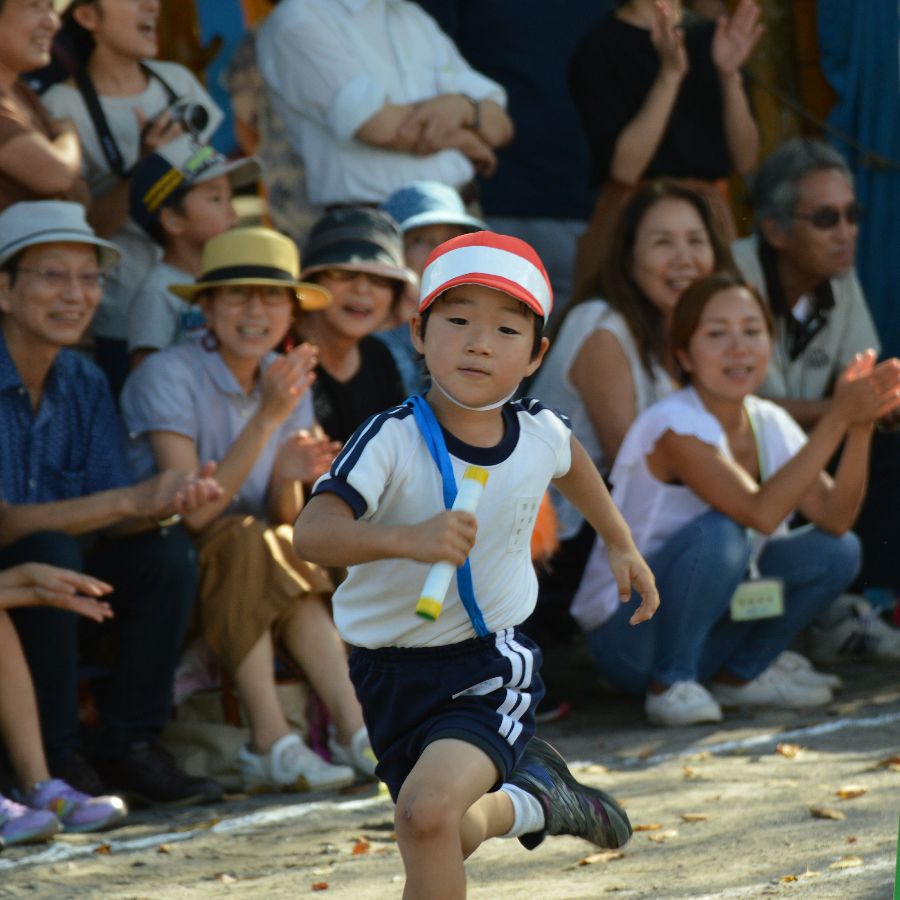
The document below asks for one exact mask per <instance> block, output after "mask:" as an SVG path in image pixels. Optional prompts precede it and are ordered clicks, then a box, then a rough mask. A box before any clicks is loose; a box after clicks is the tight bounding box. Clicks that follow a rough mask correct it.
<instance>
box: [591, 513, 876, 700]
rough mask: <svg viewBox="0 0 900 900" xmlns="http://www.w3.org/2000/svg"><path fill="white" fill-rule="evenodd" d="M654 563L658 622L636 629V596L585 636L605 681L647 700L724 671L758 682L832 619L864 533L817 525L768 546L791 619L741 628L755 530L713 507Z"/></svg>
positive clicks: (765, 561)
mask: <svg viewBox="0 0 900 900" xmlns="http://www.w3.org/2000/svg"><path fill="white" fill-rule="evenodd" d="M647 562H648V564H649V565H650V568H651V569H652V570H653V573H654V575H655V576H656V585H657V588H658V589H659V596H660V605H659V610H658V611H657V613H656V615H655V616H654V617H653V618H652V619H651V620H650V621H649V622H644V623H642V624H640V625H630V624H629V622H628V619H629V617H630V616H631V615H632V613H633V612H634V609H635V600H636V599H637V598H636V595H635V596H634V597H632V600H631V602H629V603H627V604H622V605H621V606H620V607H619V608H618V609H617V610H616V612H615V613H614V615H613V616H612V618H611V619H609V620H608V621H606V622H604V623H603V624H602V625H600V626H599V627H598V628H595V629H593V630H592V631H589V632H586V634H585V637H586V639H587V644H588V649H589V650H590V653H591V658H592V660H593V663H594V666H595V667H596V668H597V670H598V672H599V673H600V675H601V677H603V678H604V679H605V680H606V681H608V682H609V683H610V684H612V685H613V686H614V687H617V688H619V689H620V690H623V691H626V692H628V693H635V694H640V693H644V692H645V691H646V690H647V687H648V685H649V684H650V683H651V682H654V681H655V682H659V683H661V684H673V683H674V682H676V681H706V680H708V679H710V678H711V677H712V676H713V675H715V674H716V673H717V672H719V671H720V670H723V669H724V670H725V671H727V672H729V673H730V674H731V675H734V676H735V677H737V678H741V679H746V680H750V679H753V678H755V677H756V676H757V675H759V674H760V673H761V672H763V671H764V670H765V669H766V668H768V667H769V665H771V663H772V662H773V661H774V660H775V658H776V657H777V656H778V655H779V654H780V653H781V652H782V651H783V650H786V649H787V648H788V647H789V646H790V644H791V641H793V639H794V637H796V635H797V633H798V632H799V631H800V630H801V629H803V628H804V627H806V626H807V625H808V624H809V623H810V622H811V621H812V620H813V619H815V618H816V616H818V615H820V614H821V613H823V612H824V611H825V610H826V609H827V608H828V607H829V605H830V604H831V602H832V601H833V600H834V599H835V597H837V595H838V594H840V593H841V591H843V590H844V589H845V588H846V586H847V585H848V584H850V582H851V581H852V580H853V579H854V577H855V576H856V573H857V571H858V569H859V563H860V545H859V540H858V539H857V537H856V535H854V534H852V533H851V532H848V533H847V534H844V535H841V536H840V537H835V536H833V535H829V534H825V533H824V532H822V531H820V530H819V529H818V528H815V527H814V526H812V525H806V526H804V527H803V528H798V529H795V530H793V531H791V532H789V533H788V534H787V535H784V536H780V537H776V538H771V539H770V540H769V541H767V543H766V545H765V549H764V550H763V552H762V554H761V556H760V558H759V561H758V565H759V570H760V573H761V574H762V575H763V576H766V577H771V578H779V579H781V580H782V581H783V582H784V600H785V611H784V615H781V616H778V617H776V618H771V619H759V620H756V621H752V622H733V621H731V617H730V603H731V597H732V595H733V594H734V592H735V590H736V589H737V586H738V585H739V584H740V583H741V581H742V580H743V579H744V578H745V576H746V573H747V567H748V565H749V562H750V543H749V540H748V538H747V533H746V531H745V530H744V529H743V528H742V527H741V526H740V525H738V524H736V523H735V522H733V521H732V520H731V519H728V518H727V517H726V516H724V515H722V514H721V513H719V512H717V511H715V510H710V511H709V512H707V513H704V514H703V515H702V516H698V517H697V518H696V519H694V520H693V521H692V522H689V523H688V524H687V525H686V526H684V527H683V528H681V529H679V530H678V531H677V532H676V533H675V534H673V535H672V536H671V537H670V538H669V540H668V541H666V543H665V544H664V545H663V546H662V547H660V548H659V549H658V550H657V551H656V552H655V553H652V554H649V555H648V556H647Z"/></svg>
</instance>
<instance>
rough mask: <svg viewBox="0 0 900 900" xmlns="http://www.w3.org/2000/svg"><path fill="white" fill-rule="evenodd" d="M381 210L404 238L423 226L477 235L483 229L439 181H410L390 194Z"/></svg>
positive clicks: (451, 189)
mask: <svg viewBox="0 0 900 900" xmlns="http://www.w3.org/2000/svg"><path fill="white" fill-rule="evenodd" d="M381 208H382V209H383V210H384V211H385V212H386V213H388V214H390V215H391V216H393V218H394V219H395V220H396V222H397V224H398V225H399V226H400V230H401V231H402V232H403V233H404V234H406V232H407V231H411V230H412V229H413V228H424V227H425V226H426V225H456V226H458V227H459V228H462V229H464V230H465V231H481V230H483V229H484V228H487V225H485V224H484V222H482V221H481V219H476V218H475V216H470V215H469V214H468V213H467V212H466V207H465V205H464V204H463V200H462V197H460V196H459V191H457V190H456V188H452V187H450V185H449V184H444V183H443V182H440V181H414V182H412V183H411V184H408V185H406V187H402V188H400V189H399V190H396V191H394V193H393V194H391V196H390V197H388V198H387V200H385V201H384V203H382V204H381Z"/></svg>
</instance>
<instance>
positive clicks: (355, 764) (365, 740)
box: [328, 725, 378, 778]
mask: <svg viewBox="0 0 900 900" xmlns="http://www.w3.org/2000/svg"><path fill="white" fill-rule="evenodd" d="M328 749H329V750H330V751H331V758H332V760H333V761H334V762H336V763H340V764H341V765H344V766H351V767H352V768H354V769H355V770H356V771H357V772H358V773H359V774H360V775H362V776H364V777H365V778H374V777H375V764H376V763H377V762H378V760H376V759H375V754H374V753H373V752H372V745H371V744H370V743H369V732H368V731H366V727H365V725H363V726H362V727H361V728H359V729H357V731H356V732H355V733H354V735H353V737H352V738H350V743H349V744H339V743H338V742H337V738H335V736H334V734H333V733H332V734H331V736H330V737H329V738H328Z"/></svg>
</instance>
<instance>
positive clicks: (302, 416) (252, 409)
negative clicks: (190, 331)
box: [120, 341, 315, 519]
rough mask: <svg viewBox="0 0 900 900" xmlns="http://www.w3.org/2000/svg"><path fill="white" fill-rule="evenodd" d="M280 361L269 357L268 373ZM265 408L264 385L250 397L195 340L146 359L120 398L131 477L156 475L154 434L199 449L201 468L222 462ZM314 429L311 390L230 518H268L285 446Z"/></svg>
mask: <svg viewBox="0 0 900 900" xmlns="http://www.w3.org/2000/svg"><path fill="white" fill-rule="evenodd" d="M276 359H278V355H277V354H276V353H270V354H268V355H267V356H266V357H265V358H264V359H263V361H262V363H261V368H262V370H263V371H265V369H266V368H267V367H268V366H270V365H271V364H272V362H274V360H276ZM261 402H262V391H261V390H260V387H259V383H257V385H256V387H255V388H254V389H253V391H252V392H251V393H250V394H245V393H244V391H243V390H241V387H240V385H239V384H238V383H237V381H236V379H235V377H234V375H233V374H232V372H231V370H230V369H229V368H228V366H226V365H225V362H224V361H223V359H222V357H221V355H220V354H218V353H215V352H213V353H210V352H208V351H206V350H204V349H203V348H202V347H201V346H200V344H199V343H197V342H196V341H195V342H192V343H188V344H182V345H181V346H179V347H170V348H169V349H168V350H162V351H160V352H159V353H154V354H152V355H151V356H148V357H147V359H145V360H144V361H143V362H142V363H141V364H140V365H139V366H138V367H137V368H136V369H135V370H134V371H133V372H132V373H131V374H130V375H129V376H128V379H127V380H126V382H125V387H124V388H123V389H122V397H121V399H120V404H121V408H122V418H123V419H124V420H125V427H126V428H127V429H128V437H129V447H128V455H129V463H130V464H131V468H132V474H133V475H134V477H135V479H141V478H146V477H148V476H149V475H152V474H153V473H154V472H155V471H156V470H157V466H156V461H155V459H154V456H153V450H152V448H151V446H150V438H149V432H151V431H173V432H175V433H176V434H183V435H184V436H185V437H188V438H190V439H191V440H192V441H193V442H194V444H195V446H196V447H197V455H198V457H199V458H200V460H201V461H202V462H207V461H209V460H215V461H216V462H218V461H219V460H221V459H222V457H224V456H225V454H226V453H227V452H228V450H229V448H230V447H231V445H232V444H233V443H234V442H235V440H237V437H238V435H239V434H240V433H241V432H242V431H243V430H244V427H245V426H246V424H247V422H248V421H249V420H250V419H251V418H252V417H253V415H254V414H255V413H256V411H257V410H258V409H259V405H260V403H261ZM314 425H315V416H314V414H313V405H312V391H307V392H306V393H305V394H304V395H303V396H302V397H301V398H300V401H299V402H298V403H297V405H296V406H295V407H294V410H293V412H291V414H290V416H288V418H287V419H286V420H285V421H284V422H283V423H282V425H281V426H280V427H279V428H278V430H277V431H276V432H275V433H274V434H273V435H272V436H271V437H270V438H269V440H268V441H267V442H266V445H265V446H264V447H263V449H262V450H261V451H260V454H259V456H257V458H256V462H254V464H253V467H252V468H251V469H250V472H249V474H248V475H247V477H246V478H245V479H244V483H243V484H242V485H241V487H240V490H239V491H238V493H237V494H235V496H234V497H233V498H232V500H231V503H230V504H229V505H228V509H227V511H228V512H236V513H238V512H239V513H246V514H248V515H253V516H257V517H258V518H263V519H264V518H266V515H267V498H268V493H269V482H270V480H271V478H272V467H273V466H274V465H275V457H276V455H277V453H278V449H279V447H281V445H282V444H283V443H284V442H285V441H286V440H287V439H288V437H290V435H291V434H293V433H294V432H295V431H299V430H301V429H303V430H306V431H309V430H310V429H311V428H312V427H313V426H314Z"/></svg>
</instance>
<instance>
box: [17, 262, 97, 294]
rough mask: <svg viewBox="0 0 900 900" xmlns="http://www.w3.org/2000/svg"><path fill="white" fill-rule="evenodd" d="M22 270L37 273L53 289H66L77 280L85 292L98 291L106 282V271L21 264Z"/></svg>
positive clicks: (30, 273)
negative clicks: (71, 269) (70, 270)
mask: <svg viewBox="0 0 900 900" xmlns="http://www.w3.org/2000/svg"><path fill="white" fill-rule="evenodd" d="M19 271H20V272H27V273H28V274H29V275H36V276H37V277H38V278H39V279H40V280H41V281H43V282H44V285H45V286H46V287H48V288H50V290H52V291H64V290H65V289H66V288H67V287H68V286H69V284H70V283H71V282H73V281H75V282H77V283H78V286H79V287H80V288H81V289H82V290H83V291H85V292H90V291H96V290H99V289H101V288H102V287H103V285H105V284H106V273H105V272H67V271H66V270H65V269H27V268H25V266H19Z"/></svg>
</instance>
